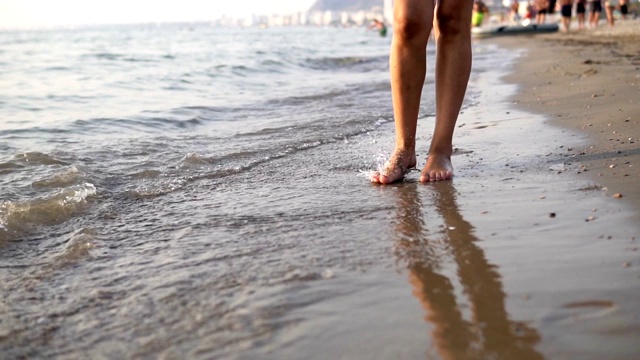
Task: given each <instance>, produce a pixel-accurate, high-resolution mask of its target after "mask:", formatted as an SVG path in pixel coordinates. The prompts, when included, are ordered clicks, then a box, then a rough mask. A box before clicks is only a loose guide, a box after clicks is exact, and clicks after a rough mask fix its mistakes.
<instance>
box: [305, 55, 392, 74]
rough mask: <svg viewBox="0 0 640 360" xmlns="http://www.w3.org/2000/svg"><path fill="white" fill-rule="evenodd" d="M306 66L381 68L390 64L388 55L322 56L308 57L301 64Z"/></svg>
mask: <svg viewBox="0 0 640 360" xmlns="http://www.w3.org/2000/svg"><path fill="white" fill-rule="evenodd" d="M301 65H302V67H304V68H309V69H313V70H327V71H336V70H350V71H354V70H359V71H370V70H374V69H375V70H381V69H384V68H385V67H386V66H388V58H387V57H354V56H345V57H321V58H307V59H306V60H305V61H304V63H302V64H301Z"/></svg>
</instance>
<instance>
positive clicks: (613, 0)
mask: <svg viewBox="0 0 640 360" xmlns="http://www.w3.org/2000/svg"><path fill="white" fill-rule="evenodd" d="M617 6H618V0H605V2H604V11H605V13H606V14H607V22H608V23H609V26H610V27H613V25H615V22H616V20H615V19H614V17H613V10H615V9H616V7H617Z"/></svg>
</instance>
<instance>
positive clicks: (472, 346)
mask: <svg viewBox="0 0 640 360" xmlns="http://www.w3.org/2000/svg"><path fill="white" fill-rule="evenodd" d="M430 189H431V190H435V194H434V196H433V198H432V199H431V198H430V199H429V202H431V201H433V202H434V203H433V204H428V206H426V207H423V206H422V204H421V201H420V197H419V194H418V188H417V185H416V184H406V185H405V186H402V187H399V188H397V191H398V192H399V196H398V199H399V201H398V206H397V215H398V216H397V220H396V230H397V231H396V238H397V246H398V247H399V256H400V257H401V259H402V260H403V261H405V262H406V263H407V266H408V268H409V271H410V282H411V284H412V286H413V288H414V294H415V296H416V297H417V298H418V299H419V300H420V302H421V303H422V305H423V307H424V309H425V310H426V311H427V317H426V318H427V320H428V321H429V322H431V323H432V324H433V325H434V326H435V330H434V340H435V344H436V346H437V348H438V351H439V352H440V354H441V355H442V357H443V358H469V357H471V358H487V357H493V358H499V359H541V358H542V356H541V355H540V354H538V353H537V352H536V351H535V350H534V349H533V345H534V344H535V343H536V342H537V340H538V334H537V332H536V331H535V330H532V329H529V328H527V327H526V326H524V325H522V324H518V323H515V322H511V321H510V320H509V319H508V314H507V311H506V309H505V293H504V291H503V290H502V284H501V282H500V276H499V274H498V273H497V272H496V271H495V266H493V265H491V264H490V263H489V262H488V261H487V259H486V257H485V255H484V252H483V251H482V249H481V248H479V247H477V246H476V245H475V243H474V242H475V241H478V239H477V238H476V237H475V236H474V234H473V227H472V226H471V224H469V223H468V222H467V221H465V220H464V219H463V218H462V216H461V215H460V212H459V211H458V208H457V204H456V200H455V190H454V188H453V184H452V183H440V184H438V186H434V187H433V188H430ZM423 208H424V209H434V208H435V210H436V211H437V212H438V215H439V216H441V217H442V219H443V220H444V223H445V226H446V230H445V233H444V242H445V245H444V246H441V247H442V249H440V250H442V251H446V252H447V253H450V254H451V255H452V256H453V259H454V260H455V263H456V265H457V266H458V271H457V275H458V278H459V280H460V283H461V284H462V286H463V288H464V293H465V294H467V296H468V299H469V302H470V303H471V307H472V311H473V319H471V320H470V321H472V323H471V322H469V321H465V320H464V319H463V317H462V314H461V312H460V310H459V308H458V305H457V303H456V297H455V292H454V288H453V285H452V283H451V281H450V280H449V279H448V278H447V277H446V276H444V275H442V274H438V273H437V272H436V271H435V269H436V268H438V265H437V263H438V258H437V257H436V256H435V255H434V254H435V252H434V250H433V249H432V248H433V247H434V244H433V243H432V244H429V237H430V236H429V235H428V224H425V223H424V216H423V215H422V209H423Z"/></svg>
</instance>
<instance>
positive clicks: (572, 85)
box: [496, 20, 640, 219]
mask: <svg viewBox="0 0 640 360" xmlns="http://www.w3.org/2000/svg"><path fill="white" fill-rule="evenodd" d="M496 41H497V42H498V43H499V44H501V45H504V46H510V47H520V48H522V47H526V49H527V54H526V55H525V56H524V57H523V59H522V61H520V62H519V63H518V65H517V66H516V71H515V73H514V74H513V75H511V76H509V77H508V80H509V81H512V82H515V83H518V84H520V87H519V90H520V91H519V93H518V95H517V96H516V97H515V99H514V101H515V102H517V104H519V106H520V107H522V108H524V109H526V110H528V111H532V112H535V113H540V114H545V115H548V116H549V117H550V118H551V119H552V121H551V122H552V124H555V125H559V126H561V127H565V128H568V129H571V130H577V131H578V132H580V133H582V134H584V135H585V136H586V140H587V141H586V142H585V143H584V144H585V145H584V146H582V147H577V148H570V147H565V150H566V153H567V154H568V155H570V156H569V157H568V158H567V164H568V165H569V167H568V169H569V170H570V171H574V172H575V173H578V174H581V175H583V176H586V177H589V178H591V179H592V180H593V181H594V182H595V183H596V184H597V186H602V187H603V188H606V191H607V192H608V194H609V195H611V196H616V197H617V196H621V198H620V199H621V201H625V202H628V203H630V204H632V205H633V206H634V207H635V208H636V209H640V21H638V20H627V21H619V22H617V23H616V25H615V26H614V27H613V28H611V27H608V26H606V25H601V26H600V28H598V29H592V30H585V31H577V30H574V31H572V32H570V33H564V32H559V33H554V34H548V35H539V36H531V37H526V38H523V37H511V38H500V39H497V40H496ZM636 218H637V219H640V217H638V216H636Z"/></svg>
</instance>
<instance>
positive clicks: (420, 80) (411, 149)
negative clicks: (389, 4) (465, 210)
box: [371, 0, 471, 184]
mask: <svg viewBox="0 0 640 360" xmlns="http://www.w3.org/2000/svg"><path fill="white" fill-rule="evenodd" d="M433 11H434V6H433V2H432V0H396V1H395V4H394V34H393V41H392V44H391V56H390V59H389V62H390V68H391V93H392V100H393V114H394V118H395V131H396V142H395V149H394V150H393V153H392V154H391V158H390V159H389V161H388V162H387V164H386V165H385V167H384V169H383V170H382V171H380V172H375V173H374V174H373V176H372V177H371V181H372V182H375V183H381V184H389V183H392V182H396V181H398V180H401V179H402V178H403V177H404V175H405V173H406V172H407V170H408V169H409V168H412V167H415V166H416V150H415V147H416V127H417V123H418V112H419V110H420V97H421V94H422V85H423V84H424V79H425V76H426V66H427V55H426V47H427V41H428V40H429V34H430V33H431V28H432V24H433ZM470 23H471V17H469V22H468V23H467V24H466V25H467V28H468V27H469V24H470Z"/></svg>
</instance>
